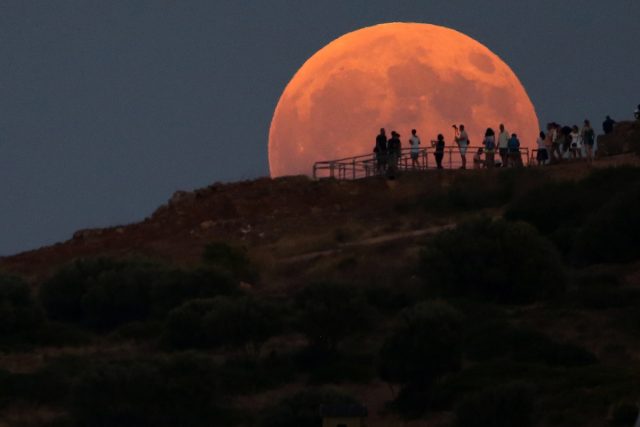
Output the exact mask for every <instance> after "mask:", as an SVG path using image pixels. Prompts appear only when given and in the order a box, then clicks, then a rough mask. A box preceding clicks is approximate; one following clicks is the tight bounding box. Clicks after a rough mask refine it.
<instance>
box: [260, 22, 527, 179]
mask: <svg viewBox="0 0 640 427" xmlns="http://www.w3.org/2000/svg"><path fill="white" fill-rule="evenodd" d="M454 123H455V124H461V123H462V124H464V125H465V127H466V129H467V132H468V134H469V138H470V140H471V145H479V144H480V143H481V141H482V139H483V136H484V132H485V130H486V129H487V128H488V127H491V128H493V129H494V130H495V131H496V133H497V132H498V125H499V124H500V123H504V125H505V128H506V129H507V131H508V132H510V133H517V134H518V137H519V139H520V143H521V145H522V146H523V147H529V148H533V147H534V146H535V141H536V137H537V135H538V133H539V131H540V128H539V125H538V118H537V116H536V112H535V109H534V107H533V104H532V103H531V100H530V99H529V96H528V95H527V93H526V91H525V89H524V87H523V86H522V84H521V83H520V81H519V80H518V78H517V77H516V75H515V74H514V72H513V71H512V70H511V69H510V68H509V66H508V65H507V64H505V63H504V61H502V60H501V59H500V58H499V57H498V56H497V55H496V54H495V53H493V52H491V51H490V50H489V49H488V48H487V47H485V46H484V45H482V44H481V43H479V42H477V41H476V40H474V39H472V38H471V37H468V36H466V35H464V34H462V33H460V32H458V31H455V30H452V29H450V28H446V27H441V26H437V25H430V24H420V23H388V24H380V25H375V26H372V27H366V28H363V29H360V30H357V31H354V32H351V33H348V34H345V35H343V36H342V37H339V38H337V39H336V40H334V41H332V42H331V43H329V44H328V45H326V46H325V47H323V48H322V49H320V50H319V51H318V52H317V53H316V54H314V55H313V56H312V57H311V58H309V60H307V62H305V63H304V65H303V66H302V67H301V68H300V69H299V70H298V72H297V73H296V74H295V75H294V76H293V78H292V79H291V81H290V82H289V84H288V85H287V87H286V88H285V90H284V92H283V93H282V96H281V97H280V100H279V101H278V105H277V106H276V109H275V112H274V115H273V119H272V121H271V129H270V131H269V167H270V171H271V176H272V177H276V176H282V175H295V174H306V175H309V174H311V171H312V166H313V163H314V162H316V161H320V160H331V159H339V158H344V157H350V156H356V155H361V154H369V153H371V152H372V150H373V146H374V143H375V137H376V135H377V134H378V131H379V129H380V128H381V127H384V128H386V130H387V135H390V133H391V130H395V131H397V132H398V133H400V134H401V138H400V139H401V141H402V144H403V147H407V146H408V138H409V136H410V131H411V129H413V128H415V129H417V131H418V136H420V137H421V140H422V146H423V147H425V146H427V145H428V143H429V141H430V140H432V139H435V138H436V135H437V134H438V133H442V134H443V135H444V137H445V141H446V144H447V146H451V145H453V130H452V128H451V125H452V124H454ZM469 158H470V156H469Z"/></svg>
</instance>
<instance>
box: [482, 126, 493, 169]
mask: <svg viewBox="0 0 640 427" xmlns="http://www.w3.org/2000/svg"><path fill="white" fill-rule="evenodd" d="M495 135H496V134H495V132H494V131H493V129H491V128H487V131H486V132H485V133H484V141H483V145H484V150H483V151H484V165H485V167H487V168H492V167H493V161H494V156H495V150H496V136H495Z"/></svg>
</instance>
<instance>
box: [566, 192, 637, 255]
mask: <svg viewBox="0 0 640 427" xmlns="http://www.w3.org/2000/svg"><path fill="white" fill-rule="evenodd" d="M639 209H640V185H638V186H634V187H632V188H630V189H628V190H627V191H624V192H621V193H619V194H618V195H617V196H616V197H614V198H613V199H611V200H610V201H609V202H608V203H607V204H605V205H604V206H602V208H601V209H599V210H598V211H597V212H596V213H595V214H594V215H593V216H592V217H590V218H589V220H588V221H587V222H586V223H585V225H584V227H583V228H582V229H581V230H580V232H579V233H578V236H577V237H576V242H575V246H574V254H573V255H574V258H573V259H574V261H575V262H576V263H578V264H594V263H598V262H628V261H633V260H636V259H638V258H640V246H638V244H637V242H638V240H639V239H640V223H639V222H638V221H637V220H636V217H635V215H634V214H633V213H634V212H637V211H638V210H639Z"/></svg>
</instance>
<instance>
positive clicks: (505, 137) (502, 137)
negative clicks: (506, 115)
mask: <svg viewBox="0 0 640 427" xmlns="http://www.w3.org/2000/svg"><path fill="white" fill-rule="evenodd" d="M508 143H509V132H507V131H506V130H505V128H504V125H503V124H502V123H500V133H499V134H498V152H499V153H500V159H501V160H502V167H503V168H504V167H507V163H508V162H507V159H508V156H509V149H508Z"/></svg>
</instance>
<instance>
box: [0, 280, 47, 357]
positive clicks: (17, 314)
mask: <svg viewBox="0 0 640 427" xmlns="http://www.w3.org/2000/svg"><path fill="white" fill-rule="evenodd" d="M43 323H44V316H43V314H42V310H41V309H40V307H39V306H38V304H36V302H35V301H34V299H33V297H32V295H31V289H30V288H29V286H28V285H27V284H26V283H25V282H24V281H22V280H21V279H19V278H17V277H13V276H5V275H0V345H13V344H17V343H30V342H31V343H32V341H33V339H34V337H35V335H36V332H37V331H38V329H40V328H41V327H42V325H43Z"/></svg>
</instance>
